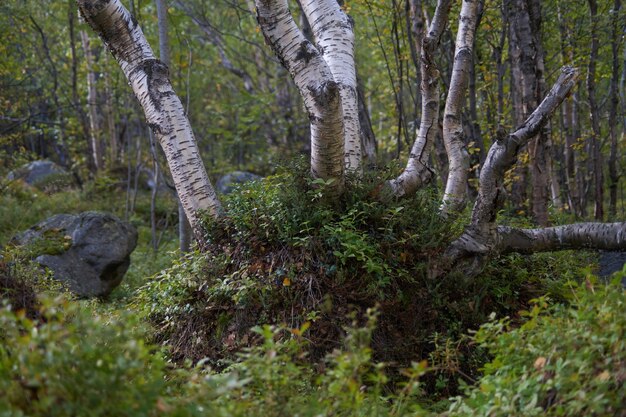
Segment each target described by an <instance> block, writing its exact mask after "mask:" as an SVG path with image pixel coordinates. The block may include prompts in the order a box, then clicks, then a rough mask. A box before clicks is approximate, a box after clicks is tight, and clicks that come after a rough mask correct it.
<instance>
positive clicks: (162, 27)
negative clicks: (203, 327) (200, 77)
mask: <svg viewBox="0 0 626 417" xmlns="http://www.w3.org/2000/svg"><path fill="white" fill-rule="evenodd" d="M156 6H157V19H158V22H159V58H160V59H161V62H163V63H164V64H165V65H166V66H167V67H168V68H170V66H171V60H170V40H169V33H168V23H167V4H166V0H156ZM154 156H155V157H156V152H155V155H154ZM157 168H158V166H157ZM157 189H158V187H157ZM176 201H177V205H178V243H179V245H178V247H179V249H180V251H181V252H182V253H186V252H189V250H190V248H191V236H190V235H191V227H190V226H189V221H188V220H187V216H186V215H185V209H184V208H183V205H182V203H181V201H180V199H179V198H178V195H176Z"/></svg>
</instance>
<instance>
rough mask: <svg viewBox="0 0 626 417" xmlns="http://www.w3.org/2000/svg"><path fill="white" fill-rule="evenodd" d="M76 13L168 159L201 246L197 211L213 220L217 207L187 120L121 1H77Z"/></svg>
mask: <svg viewBox="0 0 626 417" xmlns="http://www.w3.org/2000/svg"><path fill="white" fill-rule="evenodd" d="M78 7H79V9H80V12H81V14H82V15H83V17H84V18H85V20H86V21H87V23H89V25H90V26H91V27H92V28H93V29H94V31H95V32H96V33H98V35H100V37H101V38H102V40H103V41H104V43H105V44H106V45H107V46H108V48H109V50H110V51H111V53H112V54H113V56H114V57H115V59H116V60H117V62H118V63H119V65H120V67H121V68H122V71H123V72H124V74H125V75H126V77H127V78H128V81H129V83H130V85H131V87H132V89H133V91H134V92H135V96H136V97H137V99H138V100H139V102H140V104H141V106H142V108H143V110H144V113H145V116H146V119H147V120H148V125H149V126H150V128H151V129H152V130H153V132H154V133H155V135H156V137H157V139H158V140H159V142H160V144H161V146H162V148H163V150H164V152H165V157H166V158H167V162H168V165H169V167H170V170H171V172H172V178H173V180H174V185H175V186H176V191H177V192H178V196H179V198H180V200H181V203H182V204H183V207H184V208H185V213H186V214H187V217H188V218H189V222H190V224H191V227H192V229H193V231H194V233H195V235H196V238H197V239H198V240H199V241H200V242H203V238H204V237H203V233H202V232H203V228H202V219H201V215H202V212H208V213H209V214H210V215H212V216H213V217H218V216H219V214H220V212H221V204H220V202H219V200H218V199H217V195H216V194H215V190H214V189H213V186H212V185H211V183H210V181H209V178H208V176H207V173H206V170H205V169H204V164H203V163H202V159H201V158H200V152H199V150H198V146H197V144H196V140H195V138H194V135H193V132H192V130H191V126H190V124H189V120H187V117H186V116H185V112H184V110H183V106H182V104H181V102H180V99H179V98H178V96H177V95H176V93H175V92H174V90H173V88H172V85H171V83H170V80H169V78H168V70H167V67H166V66H165V65H163V63H162V62H161V61H159V60H158V59H156V57H155V56H154V53H153V52H152V49H151V48H150V45H149V44H148V42H147V41H146V38H145V36H144V35H143V32H142V31H141V28H140V27H139V25H138V24H137V21H136V20H135V19H134V18H133V17H132V16H131V14H130V13H129V12H128V10H127V9H126V8H125V7H124V6H123V5H122V4H121V2H120V0H78Z"/></svg>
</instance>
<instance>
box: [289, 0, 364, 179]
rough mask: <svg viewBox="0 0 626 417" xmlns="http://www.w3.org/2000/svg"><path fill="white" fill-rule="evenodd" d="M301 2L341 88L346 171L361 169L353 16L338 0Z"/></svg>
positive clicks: (325, 59) (358, 171) (324, 57)
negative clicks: (344, 9) (348, 13)
mask: <svg viewBox="0 0 626 417" xmlns="http://www.w3.org/2000/svg"><path fill="white" fill-rule="evenodd" d="M301 5H302V10H303V11H304V13H305V15H306V17H307V20H308V22H309V24H310V25H311V29H312V30H313V36H314V37H315V42H316V43H317V45H318V46H319V49H320V50H321V56H322V58H323V59H324V61H325V62H326V64H327V65H328V68H329V69H330V72H331V73H332V75H333V78H334V80H335V82H336V83H337V87H338V88H339V95H340V96H341V107H342V110H343V128H344V159H345V167H346V171H347V172H356V173H360V172H361V171H362V167H361V162H362V159H363V157H362V150H361V126H360V123H359V105H358V93H357V80H356V64H355V61H354V31H353V29H352V26H353V22H352V19H351V18H350V17H349V16H348V15H347V14H346V13H345V12H344V11H343V10H342V9H341V7H339V3H338V2H337V0H302V1H301Z"/></svg>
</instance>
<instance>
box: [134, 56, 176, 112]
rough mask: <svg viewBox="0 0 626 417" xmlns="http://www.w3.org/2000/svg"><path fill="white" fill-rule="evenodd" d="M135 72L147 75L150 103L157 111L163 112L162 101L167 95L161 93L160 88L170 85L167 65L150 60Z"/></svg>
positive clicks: (139, 66) (156, 60) (144, 62)
mask: <svg viewBox="0 0 626 417" xmlns="http://www.w3.org/2000/svg"><path fill="white" fill-rule="evenodd" d="M135 71H143V72H144V73H145V74H146V77H147V84H148V94H149V95H150V101H151V103H152V105H153V106H154V108H155V109H156V110H157V111H161V100H162V99H163V97H166V95H165V94H164V93H162V92H160V91H159V87H161V86H163V85H167V84H169V79H168V76H169V71H168V69H167V65H165V64H164V63H163V62H161V61H160V60H158V59H148V60H145V61H143V62H142V63H141V64H140V65H138V66H137V68H136V69H135Z"/></svg>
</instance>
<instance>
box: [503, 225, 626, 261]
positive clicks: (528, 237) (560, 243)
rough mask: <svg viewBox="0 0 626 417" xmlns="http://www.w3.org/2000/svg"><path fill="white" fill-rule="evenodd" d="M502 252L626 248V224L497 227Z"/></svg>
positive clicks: (617, 249) (621, 249) (611, 249)
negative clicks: (539, 227) (525, 227)
mask: <svg viewBox="0 0 626 417" xmlns="http://www.w3.org/2000/svg"><path fill="white" fill-rule="evenodd" d="M498 247H499V251H500V252H502V253H509V252H518V253H535V252H547V251H556V250H563V249H600V250H610V251H623V250H625V249H626V223H623V222H622V223H575V224H567V225H564V226H555V227H546V228H543V229H517V228H514V227H503V226H500V227H498Z"/></svg>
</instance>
